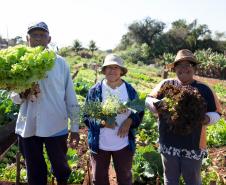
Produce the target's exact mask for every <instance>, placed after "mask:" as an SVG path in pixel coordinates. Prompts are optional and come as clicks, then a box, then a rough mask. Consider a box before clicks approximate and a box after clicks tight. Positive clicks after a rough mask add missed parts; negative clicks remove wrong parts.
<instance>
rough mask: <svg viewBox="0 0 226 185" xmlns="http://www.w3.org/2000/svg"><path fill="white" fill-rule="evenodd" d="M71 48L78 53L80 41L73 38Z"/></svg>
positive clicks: (80, 47) (80, 46) (80, 45)
mask: <svg viewBox="0 0 226 185" xmlns="http://www.w3.org/2000/svg"><path fill="white" fill-rule="evenodd" d="M73 49H74V51H75V52H76V54H78V52H79V51H80V50H82V43H81V42H80V41H79V40H78V39H76V40H74V42H73Z"/></svg>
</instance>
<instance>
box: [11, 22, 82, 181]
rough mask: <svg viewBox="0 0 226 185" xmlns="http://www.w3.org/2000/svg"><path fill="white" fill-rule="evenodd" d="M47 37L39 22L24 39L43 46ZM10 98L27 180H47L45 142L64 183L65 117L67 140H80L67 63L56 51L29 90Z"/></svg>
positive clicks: (49, 156)
mask: <svg viewBox="0 0 226 185" xmlns="http://www.w3.org/2000/svg"><path fill="white" fill-rule="evenodd" d="M50 41H51V37H50V35H49V29H48V26H47V25H46V23H44V22H38V23H34V24H32V25H31V26H29V28H28V32H27V42H28V45H29V46H30V47H36V46H43V47H45V48H46V47H47V45H48V44H49V43H50ZM31 92H32V93H33V94H31ZM34 92H35V93H34ZM11 98H12V99H13V101H14V103H16V104H20V111H19V115H18V119H17V123H16V134H18V138H19V143H20V149H21V152H22V154H23V156H24V157H25V160H26V167H27V177H28V184H29V185H46V184H47V167H46V163H45V159H44V157H43V146H44V145H45V148H46V152H47V154H48V158H49V160H50V163H51V167H52V171H53V174H54V176H55V177H56V179H57V183H58V185H64V184H67V179H68V177H69V175H70V173H71V170H70V168H69V166H68V163H67V159H66V153H67V138H68V118H70V135H69V141H70V142H71V143H73V144H74V145H77V144H78V142H79V134H78V130H79V125H78V123H79V105H78V103H77V99H76V95H75V91H74V88H73V81H72V78H71V76H70V70H69V66H68V65H67V63H66V62H65V60H64V59H63V58H62V57H60V56H58V55H57V56H56V60H55V64H54V66H53V68H52V69H51V70H50V71H48V73H47V75H46V78H45V79H43V80H40V81H38V82H37V85H36V86H35V87H34V89H33V90H32V91H31V90H29V89H28V90H26V91H25V92H23V93H20V94H17V93H12V94H11Z"/></svg>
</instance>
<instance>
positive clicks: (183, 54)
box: [167, 49, 198, 68]
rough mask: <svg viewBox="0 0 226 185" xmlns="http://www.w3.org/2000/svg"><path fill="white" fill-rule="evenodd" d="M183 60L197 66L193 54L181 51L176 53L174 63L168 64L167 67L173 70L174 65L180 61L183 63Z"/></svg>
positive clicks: (186, 50)
mask: <svg viewBox="0 0 226 185" xmlns="http://www.w3.org/2000/svg"><path fill="white" fill-rule="evenodd" d="M184 60H186V61H189V62H191V63H193V64H194V65H197V64H198V61H197V59H196V58H195V56H194V54H193V53H192V52H191V51H190V50H188V49H181V50H179V51H178V52H177V55H176V57H175V60H174V62H172V63H170V64H168V65H167V67H168V68H174V67H175V64H176V63H178V62H180V61H184Z"/></svg>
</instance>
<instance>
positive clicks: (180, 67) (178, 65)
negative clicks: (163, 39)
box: [175, 63, 194, 69]
mask: <svg viewBox="0 0 226 185" xmlns="http://www.w3.org/2000/svg"><path fill="white" fill-rule="evenodd" d="M193 66H194V64H191V63H189V64H177V65H176V66H175V68H178V69H184V68H190V67H193Z"/></svg>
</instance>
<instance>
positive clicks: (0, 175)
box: [0, 128, 90, 185]
mask: <svg viewBox="0 0 226 185" xmlns="http://www.w3.org/2000/svg"><path fill="white" fill-rule="evenodd" d="M87 152H88V148H87V130H86V129H84V128H83V129H80V142H79V145H78V147H76V149H72V148H69V150H68V161H69V165H70V166H71V169H72V174H71V176H70V178H69V183H68V184H71V185H90V169H89V168H88V167H89V155H88V153H87ZM17 154H18V147H17V146H16V145H12V146H10V148H9V149H7V151H5V152H3V154H2V156H1V158H0V185H15V184H16V183H15V182H16V176H18V175H19V176H20V178H19V179H20V180H17V182H18V181H19V182H20V183H17V184H21V185H27V183H26V170H25V162H24V160H23V159H20V160H19V161H20V162H19V163H18V162H16V157H15V156H16V155H17ZM45 155H46V154H45ZM47 161H48V160H47ZM18 164H19V169H20V170H19V171H18V170H16V168H17V167H18ZM47 166H48V169H49V168H50V163H49V162H47ZM49 174H50V173H49ZM7 177H9V178H7ZM17 179H18V178H17ZM48 181H49V184H51V185H54V184H56V180H55V179H54V178H52V177H51V176H49V177H48Z"/></svg>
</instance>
